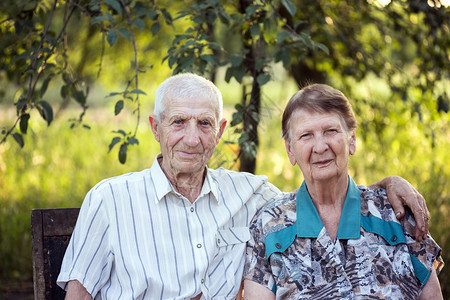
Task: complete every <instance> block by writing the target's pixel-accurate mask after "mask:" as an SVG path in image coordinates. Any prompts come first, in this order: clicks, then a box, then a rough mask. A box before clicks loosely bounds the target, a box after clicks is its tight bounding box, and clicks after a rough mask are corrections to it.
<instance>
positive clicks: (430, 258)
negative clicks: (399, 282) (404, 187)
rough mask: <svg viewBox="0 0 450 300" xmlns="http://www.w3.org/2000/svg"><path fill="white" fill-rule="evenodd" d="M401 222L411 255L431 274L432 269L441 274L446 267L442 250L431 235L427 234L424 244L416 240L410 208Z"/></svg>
mask: <svg viewBox="0 0 450 300" xmlns="http://www.w3.org/2000/svg"><path fill="white" fill-rule="evenodd" d="M400 222H401V225H402V227H403V231H404V233H405V237H406V242H407V244H408V251H409V253H411V255H412V256H413V257H415V258H416V259H417V260H418V261H420V262H421V263H422V265H423V266H424V267H425V268H426V269H427V270H428V272H430V271H431V268H432V267H434V268H435V269H436V272H437V274H439V272H440V271H441V270H442V268H443V267H444V260H443V259H442V256H441V254H442V249H441V248H440V247H439V245H438V244H437V243H436V242H435V241H434V239H433V238H432V237H431V235H430V233H428V234H427V239H426V240H424V241H422V242H418V241H416V240H415V238H414V236H415V228H416V222H415V220H414V217H413V214H412V212H411V211H410V210H409V208H406V214H405V217H404V218H403V219H402V220H401V221H400ZM417 271H418V270H416V272H417ZM416 275H417V274H416ZM426 280H428V276H426V279H425V282H423V284H424V285H425V283H426Z"/></svg>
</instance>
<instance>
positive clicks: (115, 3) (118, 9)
mask: <svg viewBox="0 0 450 300" xmlns="http://www.w3.org/2000/svg"><path fill="white" fill-rule="evenodd" d="M105 2H106V4H108V5H109V6H111V7H112V8H113V9H114V10H115V11H116V12H117V13H118V14H119V15H121V14H122V6H120V3H119V1H117V0H105Z"/></svg>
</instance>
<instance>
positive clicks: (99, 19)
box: [91, 16, 108, 25]
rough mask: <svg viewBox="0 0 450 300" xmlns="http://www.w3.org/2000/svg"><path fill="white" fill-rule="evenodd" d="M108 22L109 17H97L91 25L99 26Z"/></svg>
mask: <svg viewBox="0 0 450 300" xmlns="http://www.w3.org/2000/svg"><path fill="white" fill-rule="evenodd" d="M106 20H108V17H105V16H98V17H95V18H93V19H92V21H91V24H92V25H94V24H97V23H100V22H103V21H106Z"/></svg>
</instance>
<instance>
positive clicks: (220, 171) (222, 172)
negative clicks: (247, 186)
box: [208, 167, 268, 182]
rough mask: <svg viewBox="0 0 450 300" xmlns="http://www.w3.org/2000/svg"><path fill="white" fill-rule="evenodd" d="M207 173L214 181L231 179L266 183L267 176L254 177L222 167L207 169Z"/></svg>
mask: <svg viewBox="0 0 450 300" xmlns="http://www.w3.org/2000/svg"><path fill="white" fill-rule="evenodd" d="M208 172H209V173H210V174H211V176H212V177H213V178H214V179H215V180H222V179H227V180H229V179H232V180H248V181H250V182H254V181H255V182H256V181H258V182H268V179H267V176H265V175H255V174H251V173H247V172H239V171H233V170H228V169H225V168H222V167H221V168H217V169H211V168H208Z"/></svg>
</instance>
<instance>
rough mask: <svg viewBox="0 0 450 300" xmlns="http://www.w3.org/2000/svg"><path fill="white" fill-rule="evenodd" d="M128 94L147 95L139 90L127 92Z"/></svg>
mask: <svg viewBox="0 0 450 300" xmlns="http://www.w3.org/2000/svg"><path fill="white" fill-rule="evenodd" d="M128 93H129V94H140V95H147V94H146V93H145V92H144V91H142V90H140V89H134V90H132V91H131V92H128Z"/></svg>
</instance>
